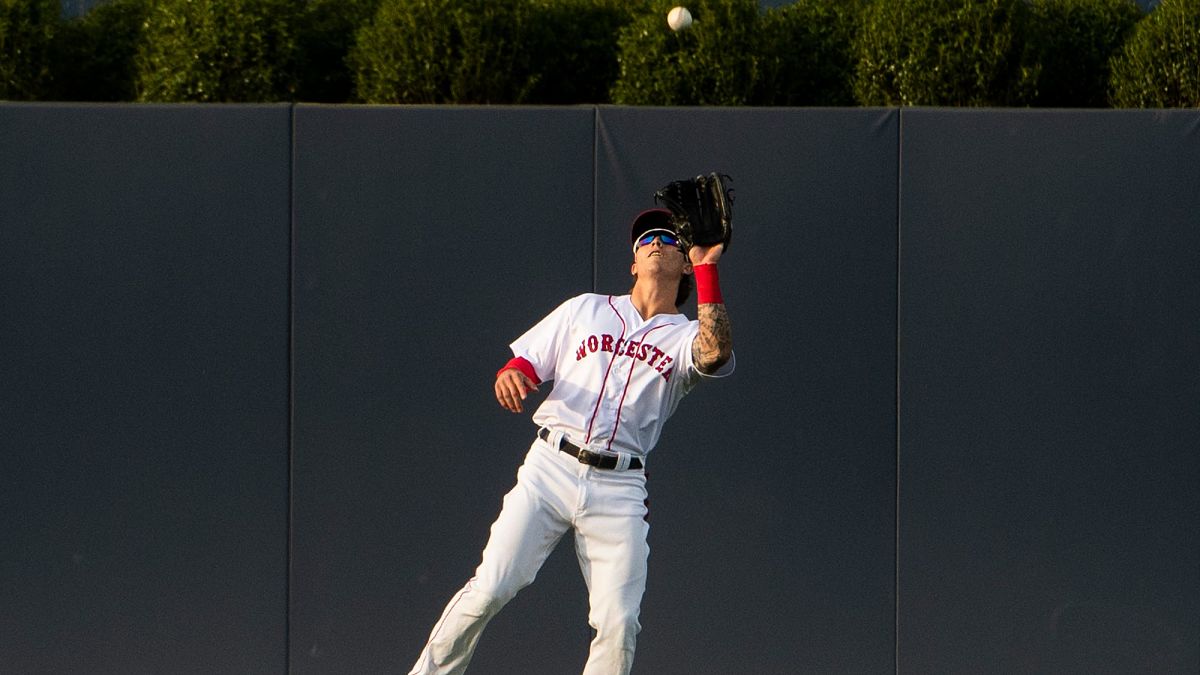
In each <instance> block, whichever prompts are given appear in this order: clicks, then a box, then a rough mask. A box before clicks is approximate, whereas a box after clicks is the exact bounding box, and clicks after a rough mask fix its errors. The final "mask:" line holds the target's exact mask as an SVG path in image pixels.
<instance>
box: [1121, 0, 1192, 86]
mask: <svg viewBox="0 0 1200 675" xmlns="http://www.w3.org/2000/svg"><path fill="white" fill-rule="evenodd" d="M1111 97H1112V98H1111V100H1112V104H1113V105H1114V106H1116V107H1121V108H1195V107H1200V0H1162V3H1161V4H1160V5H1159V6H1158V7H1156V8H1155V9H1154V11H1152V12H1150V14H1148V15H1147V16H1146V17H1145V18H1144V19H1142V20H1141V21H1140V22H1139V23H1138V26H1137V28H1136V29H1135V30H1134V33H1133V35H1132V37H1130V39H1129V41H1128V42H1126V44H1125V46H1124V49H1122V50H1121V51H1120V52H1119V53H1118V54H1117V55H1115V56H1114V57H1113V60H1112V79H1111Z"/></svg>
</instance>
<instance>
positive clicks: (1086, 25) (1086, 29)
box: [1026, 0, 1142, 108]
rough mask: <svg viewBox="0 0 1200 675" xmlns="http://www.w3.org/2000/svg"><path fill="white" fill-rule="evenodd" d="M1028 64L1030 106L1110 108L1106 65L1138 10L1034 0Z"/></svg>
mask: <svg viewBox="0 0 1200 675" xmlns="http://www.w3.org/2000/svg"><path fill="white" fill-rule="evenodd" d="M1030 7H1031V9H1032V15H1033V21H1032V22H1031V23H1030V27H1031V30H1030V33H1029V38H1028V43H1027V45H1028V47H1027V51H1026V62H1027V64H1028V68H1029V71H1030V72H1032V73H1036V92H1035V93H1034V98H1033V101H1032V103H1033V104H1034V105H1037V106H1043V107H1058V108H1098V107H1105V106H1107V105H1108V81H1109V66H1108V64H1109V60H1110V59H1111V58H1112V55H1113V54H1114V53H1115V52H1116V51H1117V50H1119V49H1120V48H1121V45H1122V44H1124V42H1125V40H1126V39H1127V38H1128V37H1129V34H1130V33H1131V31H1132V30H1133V27H1134V26H1135V25H1137V22H1138V19H1140V18H1141V16H1142V11H1141V10H1140V9H1139V8H1138V6H1137V4H1136V3H1134V1H1133V0H1033V1H1032V3H1031V5H1030Z"/></svg>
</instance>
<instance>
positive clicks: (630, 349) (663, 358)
mask: <svg viewBox="0 0 1200 675" xmlns="http://www.w3.org/2000/svg"><path fill="white" fill-rule="evenodd" d="M596 352H609V353H610V354H615V355H616V356H625V357H628V358H631V359H637V360H638V361H641V362H642V363H645V364H646V365H647V366H650V367H651V368H654V370H655V372H657V373H660V374H662V376H663V379H664V380H666V381H668V382H670V381H671V373H672V372H674V371H675V366H674V365H672V364H673V363H674V361H675V360H674V359H672V358H671V357H670V356H667V354H666V352H664V351H663V350H661V349H659V348H658V347H655V346H654V345H652V344H648V343H645V342H638V341H636V340H625V339H624V338H616V339H613V336H611V335H607V334H604V335H599V336H596V335H589V336H587V337H586V338H584V339H583V340H581V341H580V343H579V349H576V350H575V360H576V361H582V360H583V359H584V358H586V357H588V356H590V355H592V354H595V353H596Z"/></svg>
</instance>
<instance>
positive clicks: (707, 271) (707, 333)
mask: <svg viewBox="0 0 1200 675" xmlns="http://www.w3.org/2000/svg"><path fill="white" fill-rule="evenodd" d="M724 249H725V246H724V244H717V245H715V246H700V245H695V246H692V248H691V249H690V250H689V251H688V259H689V260H690V261H691V263H692V270H693V274H695V277H696V314H697V317H696V318H697V319H698V320H699V322H700V332H699V333H697V334H696V339H695V340H693V341H692V361H694V362H695V364H696V368H697V369H698V370H699V371H700V372H702V373H705V374H707V375H711V374H713V373H715V372H717V370H719V369H720V368H721V366H723V365H725V364H726V363H727V362H728V361H729V357H730V356H731V355H732V354H733V329H732V327H731V326H730V323H729V312H728V311H726V309H725V300H724V299H723V298H722V297H721V287H720V284H719V281H718V278H717V261H718V260H720V259H721V253H722V251H723V250H724Z"/></svg>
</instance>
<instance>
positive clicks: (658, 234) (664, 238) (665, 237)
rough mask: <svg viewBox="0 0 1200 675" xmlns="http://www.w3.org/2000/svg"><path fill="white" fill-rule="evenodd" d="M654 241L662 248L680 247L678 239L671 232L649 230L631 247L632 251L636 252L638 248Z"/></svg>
mask: <svg viewBox="0 0 1200 675" xmlns="http://www.w3.org/2000/svg"><path fill="white" fill-rule="evenodd" d="M655 239H658V240H659V241H661V242H662V245H663V246H675V247H677V248H679V247H680V244H679V237H677V236H675V234H674V233H673V232H667V231H666V230H650V231H649V232H647V233H646V234H643V235H642V237H641V239H638V240H637V243H636V244H634V245H633V250H634V251H635V252H636V251H637V250H638V249H639V248H641V247H643V246H645V245H647V244H651V243H653V242H654V240H655Z"/></svg>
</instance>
